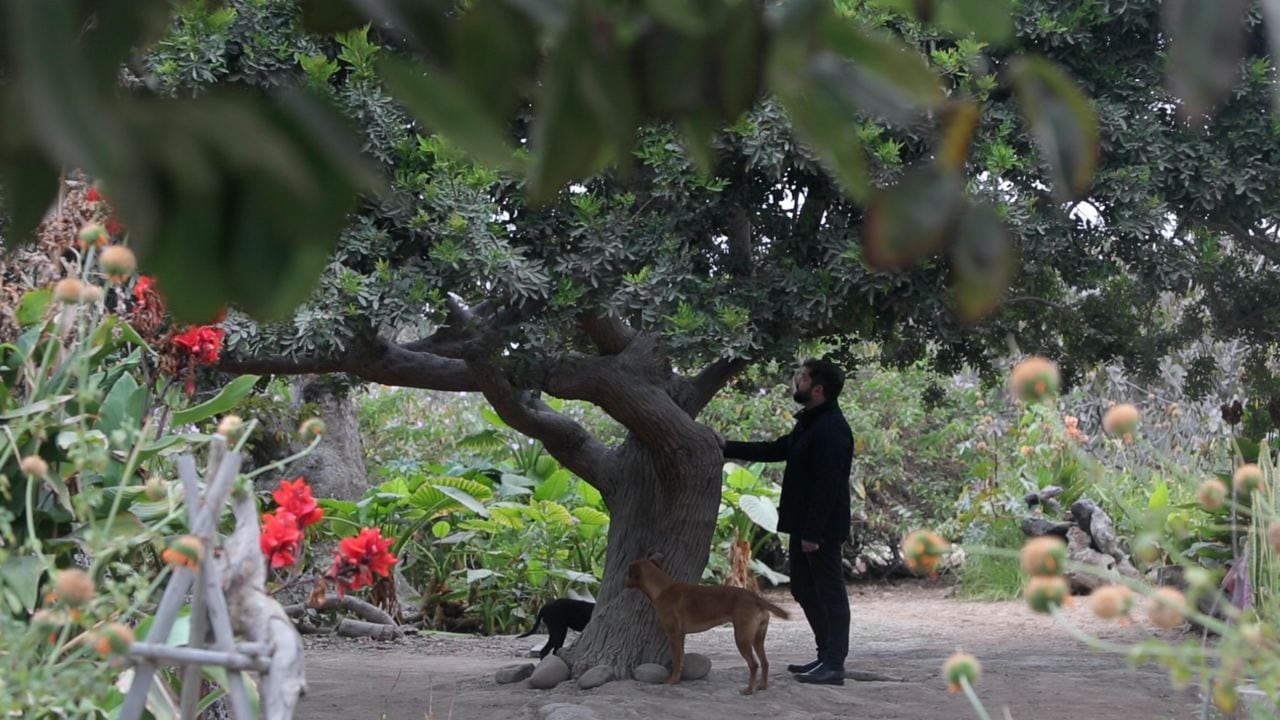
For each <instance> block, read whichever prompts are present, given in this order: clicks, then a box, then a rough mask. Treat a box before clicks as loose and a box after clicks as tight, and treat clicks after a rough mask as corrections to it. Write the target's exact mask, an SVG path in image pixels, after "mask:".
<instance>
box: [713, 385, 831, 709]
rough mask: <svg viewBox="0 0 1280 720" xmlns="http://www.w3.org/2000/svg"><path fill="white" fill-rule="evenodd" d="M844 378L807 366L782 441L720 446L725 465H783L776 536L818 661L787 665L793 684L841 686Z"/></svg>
mask: <svg viewBox="0 0 1280 720" xmlns="http://www.w3.org/2000/svg"><path fill="white" fill-rule="evenodd" d="M843 386H844V374H843V373H842V372H840V369H839V368H838V367H836V366H835V365H834V364H833V363H830V362H828V361H826V360H806V361H805V362H804V364H803V365H801V367H800V370H799V372H797V373H796V376H795V394H794V396H793V397H794V398H795V401H796V402H798V403H800V404H801V405H803V406H804V409H802V410H801V411H800V412H799V413H797V414H796V426H795V428H794V429H793V430H792V431H791V433H790V434H788V435H783V436H782V437H780V438H778V439H777V440H774V441H771V442H723V438H721V440H722V446H723V448H724V456H725V457H726V458H730V459H736V460H747V461H757V462H759V461H763V462H777V461H780V460H785V461H786V463H787V465H786V469H785V470H784V471H783V475H782V500H781V503H780V504H779V507H778V530H779V531H781V532H786V533H790V535H791V548H790V557H791V594H792V596H793V597H795V599H796V602H797V603H799V604H800V607H801V608H803V609H804V616H805V618H806V619H807V620H808V621H809V627H811V628H812V629H813V636H814V639H815V640H816V641H817V645H818V659H817V660H815V661H813V662H811V663H807V664H805V665H788V666H787V669H788V670H790V671H791V672H793V673H796V679H797V680H799V681H800V682H805V683H819V684H824V685H843V684H844V660H845V657H846V656H847V655H848V654H849V596H848V594H847V593H846V591H845V586H844V570H843V564H842V561H841V554H840V547H841V545H842V544H843V543H844V541H845V540H847V539H848V538H849V514H850V507H849V506H850V500H849V470H850V468H851V467H852V465H853V432H852V431H851V430H850V429H849V423H848V422H847V421H846V420H845V418H844V413H842V412H840V407H839V406H838V405H837V404H836V398H838V397H839V396H840V389H841V388H842V387H843Z"/></svg>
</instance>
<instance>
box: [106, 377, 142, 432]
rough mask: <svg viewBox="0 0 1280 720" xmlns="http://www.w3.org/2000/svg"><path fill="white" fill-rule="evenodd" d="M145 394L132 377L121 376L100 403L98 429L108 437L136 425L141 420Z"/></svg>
mask: <svg viewBox="0 0 1280 720" xmlns="http://www.w3.org/2000/svg"><path fill="white" fill-rule="evenodd" d="M145 394H146V390H145V388H141V387H139V386H138V382H137V381H136V380H134V379H133V375H130V374H127V373H126V374H124V375H121V376H120V379H118V380H116V382H115V384H114V385H112V386H111V390H110V391H109V392H107V397H106V398H105V399H104V400H103V401H102V409H101V410H100V411H99V414H100V418H99V420H98V427H99V428H100V429H101V430H102V432H104V433H106V434H108V435H110V434H111V433H112V432H114V431H116V430H118V429H120V428H122V427H132V426H134V425H137V424H138V423H139V422H140V421H141V419H142V401H143V396H144V395H145Z"/></svg>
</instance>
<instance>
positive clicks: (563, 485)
mask: <svg viewBox="0 0 1280 720" xmlns="http://www.w3.org/2000/svg"><path fill="white" fill-rule="evenodd" d="M572 479H573V473H571V472H569V471H568V470H565V469H564V468H560V469H559V470H557V471H555V472H553V473H551V476H550V477H548V478H547V479H546V480H543V481H542V482H540V483H538V485H537V486H536V487H534V489H533V497H534V499H535V500H559V499H560V498H562V497H564V496H565V495H567V494H569V489H570V483H571V481H572Z"/></svg>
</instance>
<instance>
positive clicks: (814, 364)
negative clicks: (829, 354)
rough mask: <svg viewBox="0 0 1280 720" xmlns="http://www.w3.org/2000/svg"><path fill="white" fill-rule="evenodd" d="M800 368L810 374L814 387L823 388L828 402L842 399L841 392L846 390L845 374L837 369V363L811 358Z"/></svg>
mask: <svg viewBox="0 0 1280 720" xmlns="http://www.w3.org/2000/svg"><path fill="white" fill-rule="evenodd" d="M800 367H802V368H804V369H805V371H806V372H808V373H809V379H810V380H812V381H813V384H814V385H821V386H822V388H823V392H824V393H825V394H826V397H827V399H828V400H835V399H836V398H838V397H840V391H841V390H842V389H843V388H844V373H843V372H841V370H840V368H838V367H836V364H835V363H833V362H831V361H830V360H820V359H818V358H809V359H808V360H805V361H804V363H803V364H802V365H801V366H800Z"/></svg>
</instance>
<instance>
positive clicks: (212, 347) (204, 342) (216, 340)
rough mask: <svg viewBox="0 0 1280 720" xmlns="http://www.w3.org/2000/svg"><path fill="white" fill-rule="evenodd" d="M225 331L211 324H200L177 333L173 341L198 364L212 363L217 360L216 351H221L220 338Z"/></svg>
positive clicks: (224, 334) (223, 335)
mask: <svg viewBox="0 0 1280 720" xmlns="http://www.w3.org/2000/svg"><path fill="white" fill-rule="evenodd" d="M226 335H227V331H226V330H223V329H222V328H220V327H214V326H212V325H201V326H199V327H193V328H191V329H190V330H187V331H186V332H184V333H182V334H181V335H178V336H177V337H175V338H174V339H173V343H174V344H175V345H177V346H178V347H180V348H182V349H183V350H185V351H186V352H187V353H188V354H189V355H191V357H192V358H193V359H194V360H195V361H196V363H197V364H200V365H212V364H214V363H216V362H218V353H220V352H221V351H222V339H223V338H224V337H226Z"/></svg>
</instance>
